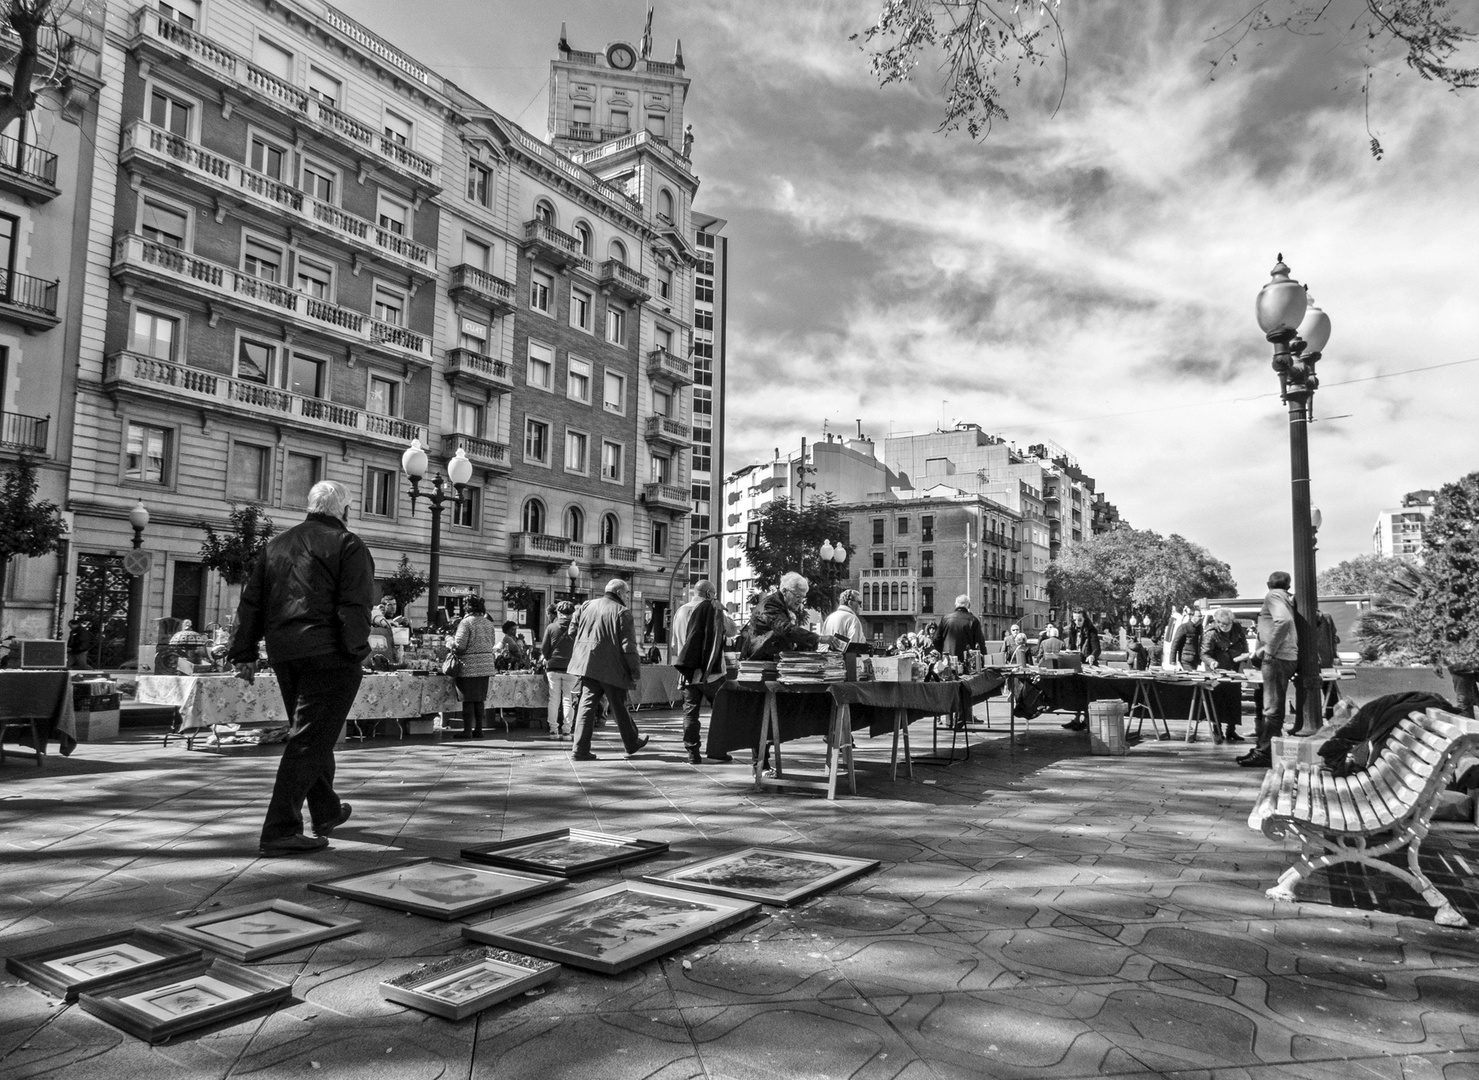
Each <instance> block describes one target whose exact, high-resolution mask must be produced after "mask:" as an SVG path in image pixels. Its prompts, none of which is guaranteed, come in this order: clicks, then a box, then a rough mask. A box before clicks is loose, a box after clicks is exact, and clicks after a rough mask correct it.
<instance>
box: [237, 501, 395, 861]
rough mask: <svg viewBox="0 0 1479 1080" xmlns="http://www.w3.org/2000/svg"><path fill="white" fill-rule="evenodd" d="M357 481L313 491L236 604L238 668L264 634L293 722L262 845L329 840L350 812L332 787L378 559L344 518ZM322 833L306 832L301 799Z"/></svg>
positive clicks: (310, 846)
mask: <svg viewBox="0 0 1479 1080" xmlns="http://www.w3.org/2000/svg"><path fill="white" fill-rule="evenodd" d="M348 518H349V491H348V490H347V489H346V488H345V487H344V485H343V484H341V483H339V482H338V481H337V480H321V481H319V482H318V483H317V484H314V485H313V488H312V489H311V490H310V491H309V492H308V518H307V520H305V521H304V522H303V523H302V524H301V525H296V526H294V527H293V528H291V529H289V530H288V531H287V532H285V533H282V534H280V535H278V536H276V537H274V538H273V539H272V540H271V541H270V542H269V543H268V545H267V547H266V549H265V550H264V551H263V552H262V553H261V554H260V555H258V556H257V561H256V563H255V564H254V565H253V567H252V573H251V577H249V578H248V579H247V583H246V585H245V586H244V587H243V588H242V591H241V602H240V604H238V605H237V608H236V632H235V634H234V635H233V636H232V638H231V648H230V650H229V652H228V653H227V656H228V658H229V659H230V661H231V663H232V664H233V665H235V668H236V674H237V677H238V678H242V679H245V680H246V681H247V682H251V681H252V680H253V679H254V678H255V677H256V674H257V643H258V642H260V641H262V640H263V639H264V638H265V639H266V641H267V659H268V660H269V661H270V662H271V664H272V671H273V674H275V675H276V676H277V686H278V689H279V690H280V691H281V692H282V701H283V705H284V707H285V708H286V709H287V712H288V716H289V717H290V718H291V719H292V723H293V727H292V731H291V733H290V734H289V735H288V741H287V745H286V746H284V747H283V752H282V761H281V763H280V764H279V765H278V768H277V783H276V784H275V785H274V786H273V789H272V800H271V802H269V803H268V805H267V818H266V820H265V821H263V823H262V849H261V850H262V854H263V855H266V856H277V855H297V854H302V853H304V852H310V851H318V850H320V849H322V848H325V847H327V846H328V844H329V841H328V835H329V833H331V832H333V831H334V829H335V828H336V827H338V826H340V825H342V824H344V823H345V822H346V821H348V820H349V815H350V807H349V804H348V803H347V802H343V801H341V800H340V798H339V796H338V795H337V794H335V792H334V743H335V742H336V741H338V738H339V732H340V730H341V729H342V728H343V727H344V720H345V718H346V717H347V716H348V715H349V709H350V706H352V705H353V704H354V696H355V694H356V693H358V692H359V684H360V679H361V678H362V677H363V671H362V670H361V668H360V663H361V661H363V660H364V659H365V658H366V657H368V656H369V655H370V644H369V636H370V605H371V603H372V602H373V598H374V595H375V593H374V588H375V561H374V560H373V559H372V558H371V557H370V551H369V549H368V548H367V547H365V545H364V542H363V541H362V540H360V538H359V537H358V536H356V535H355V534H354V533H352V532H350V531H349V528H348V526H347V525H346V524H345V523H346V521H347V520H348ZM304 799H307V800H308V811H309V814H310V815H311V817H312V819H313V831H314V833H315V835H314V836H305V835H304V834H303V810H302V807H303V801H304Z"/></svg>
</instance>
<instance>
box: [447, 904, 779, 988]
mask: <svg viewBox="0 0 1479 1080" xmlns="http://www.w3.org/2000/svg"><path fill="white" fill-rule="evenodd" d="M759 910H760V905H759V904H755V903H751V902H749V901H745V900H737V899H735V898H733V897H728V896H704V895H702V894H700V893H694V892H684V891H683V890H681V889H673V888H669V887H667V886H665V885H652V884H648V883H646V882H641V881H623V882H621V883H620V884H618V885H610V886H607V887H606V888H604V889H596V890H595V891H593V892H588V893H581V894H580V895H579V896H571V897H568V898H566V899H563V900H554V901H550V902H548V903H545V904H541V905H540V906H539V907H537V908H533V909H531V910H529V911H522V912H520V913H519V914H517V915H505V916H503V917H502V918H498V919H491V920H489V921H488V922H482V923H474V924H473V925H471V926H464V927H463V928H462V936H463V937H466V938H471V939H472V940H473V941H483V942H487V943H488V944H490V945H498V946H501V947H503V948H505V949H513V950H514V951H516V952H521V953H529V954H531V955H533V956H542V957H544V958H545V959H546V960H554V961H557V962H558V963H562V964H570V965H571V966H573V967H580V968H585V969H587V970H588V971H599V972H602V973H604V974H607V975H615V974H617V973H618V972H622V971H625V970H626V969H627V968H630V967H635V966H636V965H638V964H641V963H644V962H646V961H648V960H651V959H652V958H653V957H655V956H662V955H663V954H664V953H668V952H671V951H672V950H674V949H678V948H682V947H683V946H684V945H687V944H688V943H689V942H691V941H697V940H698V939H699V938H704V937H708V936H709V935H710V934H712V933H714V932H715V931H717V930H721V929H723V928H724V927H726V926H728V925H730V924H731V923H736V922H738V921H739V920H741V919H743V918H745V917H746V916H748V915H753V914H754V913H755V912H756V911H759Z"/></svg>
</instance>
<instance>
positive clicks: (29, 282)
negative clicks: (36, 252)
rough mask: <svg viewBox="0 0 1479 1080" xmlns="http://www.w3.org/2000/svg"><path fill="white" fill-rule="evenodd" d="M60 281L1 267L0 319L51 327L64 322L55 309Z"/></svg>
mask: <svg viewBox="0 0 1479 1080" xmlns="http://www.w3.org/2000/svg"><path fill="white" fill-rule="evenodd" d="M60 285H61V282H60V281H45V280H43V279H42V278H38V277H32V276H31V275H30V274H17V273H13V272H12V273H6V272H5V271H4V270H0V321H3V322H12V323H20V324H21V325H22V326H24V327H25V328H26V329H27V330H50V329H51V328H52V327H53V326H55V325H56V324H57V323H59V322H61V321H62V320H61V318H60V316H58V315H57V313H56V294H57V288H58V286H60Z"/></svg>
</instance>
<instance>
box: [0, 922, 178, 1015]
mask: <svg viewBox="0 0 1479 1080" xmlns="http://www.w3.org/2000/svg"><path fill="white" fill-rule="evenodd" d="M199 959H200V950H199V949H194V948H191V947H190V946H188V945H182V944H180V943H179V942H178V941H170V940H168V939H167V938H162V937H159V936H158V935H157V934H151V933H149V932H148V931H147V930H119V931H117V932H116V933H112V934H100V935H98V936H96V937H89V938H83V939H81V940H79V941H69V942H66V943H65V944H62V945H53V946H51V947H50V948H47V949H37V950H36V951H34V952H28V953H24V954H22V955H20V956H12V957H9V958H8V959H7V960H6V961H5V968H6V970H7V971H9V972H10V973H11V974H13V975H19V976H20V977H21V978H23V979H25V980H26V981H27V982H29V983H33V984H35V985H36V986H39V987H41V989H43V990H47V991H50V992H51V993H53V994H55V995H57V997H60V998H65V999H66V1000H67V1001H76V1000H77V995H78V994H82V993H87V992H89V991H93V990H100V989H102V988H103V987H106V986H109V985H111V984H113V983H116V982H121V981H123V980H124V979H131V978H135V977H137V976H141V975H149V974H153V973H154V972H156V971H161V970H164V969H166V968H173V967H177V966H179V965H180V964H186V963H189V962H190V961H191V960H199Z"/></svg>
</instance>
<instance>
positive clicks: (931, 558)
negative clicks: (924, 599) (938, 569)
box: [919, 551, 935, 577]
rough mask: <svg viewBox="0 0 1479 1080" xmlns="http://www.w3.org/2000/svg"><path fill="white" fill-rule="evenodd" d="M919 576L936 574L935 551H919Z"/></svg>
mask: <svg viewBox="0 0 1479 1080" xmlns="http://www.w3.org/2000/svg"><path fill="white" fill-rule="evenodd" d="M919 576H920V577H934V576H935V553H934V552H933V551H921V552H920V553H919Z"/></svg>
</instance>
